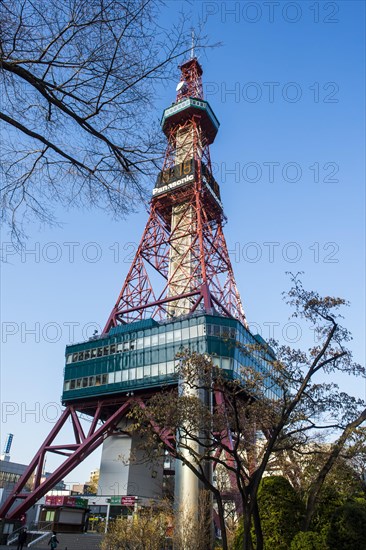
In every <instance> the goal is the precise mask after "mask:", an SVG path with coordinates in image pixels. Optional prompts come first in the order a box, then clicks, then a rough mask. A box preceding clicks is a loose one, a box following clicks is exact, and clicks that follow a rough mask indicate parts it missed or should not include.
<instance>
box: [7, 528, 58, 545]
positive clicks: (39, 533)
mask: <svg viewBox="0 0 366 550" xmlns="http://www.w3.org/2000/svg"><path fill="white" fill-rule="evenodd" d="M42 523H43V522H42ZM52 525H53V523H52V522H50V523H44V524H43V525H42V527H37V524H32V527H31V528H30V529H28V530H27V534H28V538H27V544H26V547H27V548H31V547H32V546H33V545H34V544H35V543H36V542H39V541H40V540H42V539H44V538H45V537H47V536H48V535H49V534H50V533H51V532H52ZM23 529H24V526H22V527H19V529H16V530H15V531H13V532H12V533H11V535H9V536H8V540H7V542H6V545H7V546H10V545H11V544H14V543H15V542H17V540H18V536H19V533H20V532H21V531H22V530H23Z"/></svg>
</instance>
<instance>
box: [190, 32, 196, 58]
mask: <svg viewBox="0 0 366 550" xmlns="http://www.w3.org/2000/svg"><path fill="white" fill-rule="evenodd" d="M191 38H192V45H191V59H193V58H194V38H195V37H194V28H193V27H192V30H191Z"/></svg>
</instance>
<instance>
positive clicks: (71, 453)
mask: <svg viewBox="0 0 366 550" xmlns="http://www.w3.org/2000/svg"><path fill="white" fill-rule="evenodd" d="M131 401H132V399H128V400H127V401H126V400H125V401H124V402H123V403H120V405H119V406H117V409H116V410H115V411H114V412H113V414H111V415H110V416H109V417H108V418H107V419H105V420H104V421H103V424H102V426H100V427H99V428H98V427H97V426H98V422H99V421H100V420H102V419H103V418H104V416H105V411H106V410H107V409H109V408H110V406H111V403H112V402H111V400H107V399H106V400H101V401H100V402H99V403H98V404H97V407H96V411H95V414H94V418H93V420H92V422H91V425H90V427H89V430H88V432H87V433H85V432H84V430H83V428H82V426H81V423H80V420H79V418H78V416H77V413H76V406H74V405H68V406H67V407H66V409H65V410H64V411H63V413H62V415H61V417H60V418H59V420H58V421H57V423H56V424H55V426H54V427H53V429H52V430H51V432H50V434H49V435H48V436H47V438H46V439H45V441H44V442H43V444H42V445H41V447H40V448H39V450H38V452H37V454H36V455H35V457H34V458H33V460H32V462H31V463H30V464H29V466H28V468H27V469H26V471H25V472H24V474H23V475H22V477H21V479H20V480H19V482H18V483H17V485H16V486H15V488H14V490H13V492H12V494H11V495H10V496H9V498H8V499H7V500H6V502H5V503H4V504H3V506H2V507H1V509H0V517H1V518H5V517H6V518H7V519H14V518H18V517H20V516H22V515H23V514H24V513H25V512H26V511H27V510H28V509H29V508H30V507H31V506H33V504H35V503H36V502H37V501H38V500H39V499H40V498H41V497H42V496H44V495H45V494H46V493H47V492H48V491H50V490H51V489H52V487H54V486H55V485H56V484H57V483H58V482H59V481H61V480H62V479H63V478H64V476H66V475H67V474H68V473H70V472H71V470H73V469H74V468H75V467H76V466H77V465H78V464H80V462H82V461H83V460H84V458H86V457H87V456H89V455H90V453H92V452H93V451H94V450H95V449H96V448H97V447H99V445H101V444H102V443H103V441H104V439H105V438H106V437H107V436H108V434H109V433H110V432H111V431H113V430H114V429H115V427H116V425H117V424H118V422H119V421H120V420H121V418H122V417H123V416H124V415H125V414H126V412H127V411H128V409H129V408H130V406H131ZM113 406H114V409H115V408H116V405H115V400H114V401H113ZM68 419H69V420H71V422H72V427H73V430H74V435H75V442H73V443H69V444H66V445H53V441H54V440H55V438H56V437H57V435H58V434H59V433H60V431H61V430H62V428H63V427H64V425H65V423H66V421H67V420H68ZM47 452H53V453H56V454H60V455H64V456H66V457H67V458H66V460H65V461H64V462H63V463H62V464H61V466H59V467H58V468H57V469H56V470H55V471H54V472H53V473H52V474H51V475H50V476H49V477H48V478H47V479H45V480H44V481H43V482H42V481H41V479H42V473H43V467H44V464H45V456H46V453H47ZM33 475H34V481H33V489H32V491H31V492H22V490H23V488H24V487H25V485H26V483H27V482H29V481H30V480H32V478H33ZM17 499H22V502H21V503H20V504H19V505H18V506H16V507H15V508H14V509H12V510H11V511H10V512H9V510H10V509H11V507H12V506H13V505H14V503H16V501H17Z"/></svg>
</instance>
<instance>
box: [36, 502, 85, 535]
mask: <svg viewBox="0 0 366 550" xmlns="http://www.w3.org/2000/svg"><path fill="white" fill-rule="evenodd" d="M88 517H89V505H88V500H87V499H85V498H80V497H71V496H57V495H49V496H46V500H45V504H44V506H43V507H42V509H41V513H40V518H39V523H40V526H41V527H42V526H47V527H48V528H49V529H50V530H51V529H52V530H54V531H57V532H59V533H83V532H84V531H86V527H87V522H88Z"/></svg>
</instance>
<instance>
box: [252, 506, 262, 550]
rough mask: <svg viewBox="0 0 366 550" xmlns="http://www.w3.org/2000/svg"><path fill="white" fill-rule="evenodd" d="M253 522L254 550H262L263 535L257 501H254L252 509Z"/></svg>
mask: <svg viewBox="0 0 366 550" xmlns="http://www.w3.org/2000/svg"><path fill="white" fill-rule="evenodd" d="M253 521H254V530H255V539H256V550H263V544H264V543H263V533H262V525H261V518H260V515H259V508H258V502H257V500H255V504H254V507H253Z"/></svg>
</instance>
